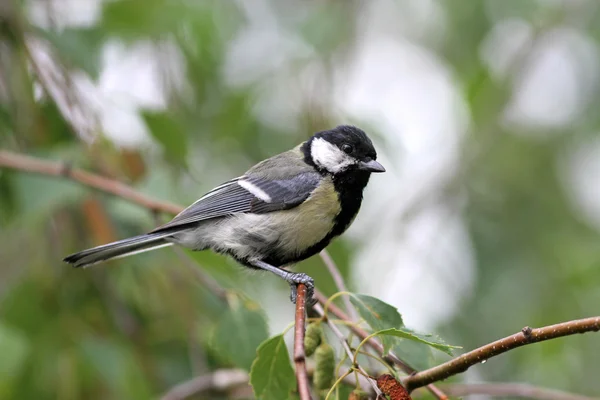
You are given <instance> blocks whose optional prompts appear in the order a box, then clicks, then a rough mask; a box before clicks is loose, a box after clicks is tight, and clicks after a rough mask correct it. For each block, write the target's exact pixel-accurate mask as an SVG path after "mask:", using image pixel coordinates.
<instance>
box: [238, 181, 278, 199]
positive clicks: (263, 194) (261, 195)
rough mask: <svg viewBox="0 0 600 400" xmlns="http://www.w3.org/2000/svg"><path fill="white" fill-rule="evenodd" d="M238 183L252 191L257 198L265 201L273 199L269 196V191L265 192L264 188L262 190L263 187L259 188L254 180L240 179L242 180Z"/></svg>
mask: <svg viewBox="0 0 600 400" xmlns="http://www.w3.org/2000/svg"><path fill="white" fill-rule="evenodd" d="M238 185H240V186H241V187H243V188H244V189H246V190H247V191H249V192H250V193H252V194H253V195H254V196H256V197H257V198H259V199H261V200H262V201H264V202H265V203H270V202H271V201H272V200H271V196H269V194H268V193H267V192H265V191H264V190H262V189H261V188H259V187H258V186H256V185H255V184H254V183H252V182H248V181H242V180H240V181H238Z"/></svg>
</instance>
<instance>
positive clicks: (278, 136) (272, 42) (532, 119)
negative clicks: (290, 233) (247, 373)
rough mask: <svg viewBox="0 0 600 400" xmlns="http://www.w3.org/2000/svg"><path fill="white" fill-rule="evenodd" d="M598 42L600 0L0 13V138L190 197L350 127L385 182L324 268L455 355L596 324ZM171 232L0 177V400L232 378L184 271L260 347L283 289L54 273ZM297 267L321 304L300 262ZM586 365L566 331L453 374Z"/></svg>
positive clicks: (571, 382)
mask: <svg viewBox="0 0 600 400" xmlns="http://www.w3.org/2000/svg"><path fill="white" fill-rule="evenodd" d="M599 46H600V3H598V2H597V1H595V0H487V1H484V0H477V1H473V0H453V1H449V0H448V1H441V0H440V1H435V0H373V1H358V0H356V1H343V2H342V1H292V0H283V1H282V0H277V1H276V0H273V1H268V0H256V1H251V2H250V1H242V0H238V1H233V0H227V1H221V0H212V1H208V0H207V1H185V0H117V1H108V0H104V1H102V0H20V1H19V0H6V1H3V2H2V3H1V4H0V146H1V148H2V150H10V151H13V152H18V153H22V154H27V155H29V156H35V157H39V158H42V159H47V160H55V161H60V162H66V163H68V164H69V165H72V166H74V167H77V168H81V169H85V170H89V171H93V172H95V173H98V174H100V175H104V176H108V177H111V178H115V179H118V180H121V181H124V182H127V183H128V184H130V185H132V186H133V187H134V188H136V189H137V190H139V191H141V192H143V193H145V194H147V195H149V196H152V197H155V198H157V199H161V200H166V201H171V202H173V203H176V204H181V205H188V204H190V203H191V202H193V201H194V200H195V199H197V198H198V197H200V195H202V194H203V193H204V192H205V191H207V190H209V189H211V188H212V187H214V186H215V185H217V184H219V183H221V182H223V181H225V180H227V179H230V178H231V177H234V176H237V175H239V174H241V173H242V172H244V171H245V170H246V169H247V168H248V167H250V166H251V165H252V164H254V163H255V162H257V161H259V160H261V159H263V158H266V157H268V156H271V155H273V154H276V153H278V152H281V151H284V150H287V149H288V148H291V147H293V146H295V145H296V144H298V143H299V142H301V141H303V140H305V139H307V138H308V137H309V136H310V135H311V134H312V133H313V132H315V131H318V130H323V129H328V128H331V127H334V126H336V125H338V124H342V123H350V124H355V125H357V126H359V127H361V128H362V129H364V130H365V131H367V132H368V134H369V135H370V136H371V138H372V139H373V141H374V143H375V146H376V148H377V149H378V153H379V160H380V161H381V162H382V164H383V165H385V167H386V168H387V171H388V172H387V173H385V174H381V175H376V176H373V177H372V179H371V183H370V184H369V187H368V188H367V190H366V192H365V201H364V203H363V208H362V211H361V213H360V214H359V216H358V218H357V220H356V222H355V224H354V225H353V226H352V227H351V229H350V230H349V232H348V233H347V234H346V235H345V236H344V237H343V238H342V239H340V240H337V241H336V242H335V243H333V244H332V245H331V246H330V252H331V254H332V256H333V258H334V259H335V261H336V262H337V263H338V265H339V266H340V268H341V270H342V272H343V274H344V276H345V278H346V282H347V284H348V286H349V288H350V290H352V291H355V292H360V293H365V294H370V295H373V296H376V297H379V298H381V299H382V300H384V301H387V302H389V303H391V304H393V305H395V306H397V307H398V309H399V311H400V312H401V313H402V314H403V316H404V320H405V322H406V324H407V325H408V326H410V327H413V328H416V329H420V330H423V331H429V332H435V333H437V334H439V335H440V336H442V337H443V338H444V339H446V340H447V341H448V342H450V343H452V344H455V345H460V346H463V348H465V349H467V350H469V349H472V348H474V347H477V346H479V345H482V344H485V343H487V342H490V341H492V340H494V339H497V338H500V337H502V336H506V335H508V334H512V333H514V332H517V331H519V330H520V329H521V328H522V327H523V326H525V325H531V326H541V325H547V324H553V323H557V322H561V321H564V320H569V319H575V318H582V317H587V316H593V315H598V314H599V310H600V245H599V243H600V113H598V110H599V109H600V91H599V90H598V88H599V83H600V47H599ZM167 218H168V216H167V215H153V214H152V213H151V212H149V211H148V210H146V209H144V208H142V207H140V206H137V205H134V204H131V203H129V202H127V201H125V200H122V199H119V198H115V197H111V196H108V195H104V194H101V193H98V192H95V191H93V190H90V189H88V188H86V187H83V186H81V185H79V184H76V183H73V182H69V181H67V180H61V179H55V178H50V177H45V176H38V175H31V174H26V173H21V172H15V171H11V170H6V169H4V170H2V169H0V226H1V227H2V229H1V231H0V398H15V399H17V398H18V399H34V398H35V399H81V398H86V399H144V398H152V397H157V396H159V395H160V394H161V393H164V392H165V391H166V390H167V389H168V388H169V387H171V386H173V385H174V384H176V383H179V382H181V381H184V380H187V379H190V378H192V377H194V376H197V375H199V374H202V373H205V372H207V371H212V370H215V369H218V368H221V367H223V366H230V365H231V360H227V359H224V358H223V357H222V355H221V354H220V352H219V351H218V347H215V346H213V341H214V332H215V329H217V328H216V327H218V324H219V323H220V317H221V316H222V313H223V307H224V306H223V304H221V303H220V302H219V301H218V300H217V299H216V298H215V296H214V295H213V294H211V292H210V291H208V290H207V289H206V286H205V285H203V284H202V283H201V281H199V280H198V279H197V278H198V272H199V271H200V272H202V273H204V274H208V275H210V276H212V277H213V278H214V279H216V280H217V281H218V282H219V283H220V284H221V285H222V286H223V287H225V288H228V289H234V290H236V291H237V292H238V293H243V294H244V295H245V296H247V298H249V299H252V300H253V301H256V302H257V303H258V304H260V306H261V307H262V308H263V309H264V315H265V316H266V318H267V320H268V332H269V333H270V334H277V333H280V332H281V331H282V330H283V329H284V328H285V327H286V326H287V325H288V324H289V323H290V322H292V321H293V307H292V305H291V303H289V302H288V301H287V298H288V287H287V285H285V284H283V283H282V282H281V281H279V280H278V279H277V278H275V277H272V276H271V275H270V274H260V273H253V272H248V271H245V270H243V269H242V268H240V267H239V266H237V265H235V264H234V263H233V262H231V261H230V260H227V259H226V258H223V257H220V256H216V255H212V254H209V253H198V254H193V255H192V258H190V257H188V256H185V255H182V254H178V253H176V252H174V251H173V249H164V250H159V251H156V252H152V253H146V254H143V255H139V256H135V257H131V258H127V259H123V260H119V261H116V262H112V263H111V264H109V265H106V266H104V267H97V268H91V269H86V270H73V269H71V268H69V267H68V266H67V265H65V264H63V263H62V262H61V260H62V258H63V257H64V256H65V255H67V254H69V253H72V252H75V251H78V250H82V249H84V248H87V247H91V246H95V245H99V244H103V243H106V242H109V241H112V240H116V239H119V238H124V237H127V236H132V235H136V234H139V233H142V232H144V231H147V230H149V229H151V228H153V227H154V226H155V225H156V224H158V223H160V222H162V221H165V220H166V219H167ZM298 269H299V270H301V271H303V272H307V273H308V274H310V275H312V276H313V277H314V278H315V279H316V281H317V286H318V287H319V288H320V289H321V290H323V291H324V292H325V293H327V294H332V293H334V292H335V291H336V289H335V286H334V284H333V282H332V280H331V278H330V276H329V275H328V273H327V272H326V269H325V268H324V267H323V264H322V261H321V260H320V259H319V258H318V257H314V258H313V259H311V260H308V261H306V262H303V263H302V264H301V265H299V266H298ZM265 329H267V328H265ZM599 355H600V338H599V337H598V335H593V334H590V335H582V336H577V337H568V338H564V339H559V340H554V341H550V342H545V343H542V344H537V345H533V346H527V347H525V348H522V349H518V350H515V351H512V352H510V353H508V354H505V355H503V356H500V357H497V358H494V359H493V360H491V361H490V362H488V363H486V364H485V365H480V366H477V367H474V368H472V369H471V370H469V372H468V373H466V374H464V375H462V376H460V377H458V379H456V380H457V381H461V382H480V381H490V382H529V383H532V384H536V385H541V386H545V387H551V388H556V389H563V390H568V391H572V392H575V393H580V394H587V395H590V396H597V395H600V381H599V380H598V376H600V361H599ZM207 398H221V397H218V396H217V395H213V396H209V397H207ZM222 398H226V397H222ZM227 398H228V397H227Z"/></svg>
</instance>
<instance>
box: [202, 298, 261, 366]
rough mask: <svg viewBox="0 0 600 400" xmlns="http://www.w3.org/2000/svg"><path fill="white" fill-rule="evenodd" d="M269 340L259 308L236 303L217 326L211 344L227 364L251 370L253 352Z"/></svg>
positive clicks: (246, 303)
mask: <svg viewBox="0 0 600 400" xmlns="http://www.w3.org/2000/svg"><path fill="white" fill-rule="evenodd" d="M268 337H269V332H268V330H267V322H266V320H265V317H264V315H263V313H262V312H261V310H260V309H259V308H258V306H257V305H256V304H255V303H252V302H249V301H246V302H241V301H236V302H234V304H233V305H232V307H231V308H230V309H229V310H228V311H227V312H225V314H224V315H223V316H222V318H221V320H220V321H219V323H218V324H217V327H216V329H215V331H214V332H213V337H212V345H213V347H214V349H215V350H216V352H217V354H218V355H219V357H221V358H224V359H225V361H226V362H230V363H232V364H234V365H236V366H238V367H240V368H243V369H245V370H247V371H250V368H251V367H252V362H253V361H254V358H255V357H256V349H257V348H258V346H259V345H260V344H261V343H262V342H263V341H264V340H265V339H267V338H268Z"/></svg>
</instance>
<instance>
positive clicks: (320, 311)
mask: <svg viewBox="0 0 600 400" xmlns="http://www.w3.org/2000/svg"><path fill="white" fill-rule="evenodd" d="M313 310H315V311H316V313H317V314H319V315H320V316H321V317H323V318H324V319H325V322H327V325H328V326H329V328H330V329H331V331H332V332H333V334H334V335H335V336H337V338H338V339H339V340H340V343H342V347H343V348H344V351H345V352H346V354H347V355H348V358H349V359H350V360H352V359H353V358H354V353H353V352H352V349H351V348H350V345H349V344H348V341H347V340H346V338H345V337H344V334H343V333H342V331H340V328H338V327H337V326H336V325H335V324H334V323H333V322H331V321H330V320H329V318H327V316H326V315H325V310H323V307H322V306H321V304H315V305H314V306H313ZM356 367H357V368H358V370H359V371H360V372H362V373H363V376H364V377H365V378H366V377H368V376H369V374H368V373H367V371H365V370H364V368H363V367H361V366H360V365H356ZM367 380H368V381H369V384H370V385H371V387H372V388H373V390H374V391H375V393H377V398H379V396H383V393H381V390H379V388H378V387H377V383H376V382H375V381H374V380H373V379H371V378H368V379H367Z"/></svg>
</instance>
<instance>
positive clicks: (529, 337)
mask: <svg viewBox="0 0 600 400" xmlns="http://www.w3.org/2000/svg"><path fill="white" fill-rule="evenodd" d="M0 167H4V168H10V169H14V170H20V171H25V172H32V173H37V174H42V175H49V176H55V177H64V178H68V179H71V180H73V181H75V182H78V183H81V184H83V185H85V186H88V187H90V188H94V189H96V190H100V191H102V192H105V193H108V194H111V195H114V196H118V197H121V198H123V199H126V200H129V201H131V202H133V203H136V204H138V205H141V206H143V207H145V208H147V209H150V210H152V211H155V212H166V213H170V214H177V213H179V212H181V211H182V210H183V207H181V206H178V205H176V204H173V203H169V202H163V201H158V200H154V199H152V198H151V197H148V196H146V195H143V194H141V193H139V192H137V191H136V190H134V189H133V188H131V187H130V186H128V185H126V184H124V183H121V182H119V181H117V180H114V179H110V178H105V177H102V176H99V175H95V174H92V173H89V172H85V171H82V170H79V169H74V168H71V167H70V166H69V164H68V163H61V162H56V161H43V160H39V159H36V158H33V157H29V156H25V155H21V154H15V153H11V152H8V151H2V150H0ZM301 293H303V296H304V297H301V296H300V294H301ZM298 294H299V296H298V297H299V298H298V303H299V304H297V306H296V335H300V336H299V337H301V338H302V340H301V341H296V345H295V350H296V349H300V352H298V353H296V352H295V359H296V365H297V366H299V365H300V366H302V368H300V369H298V368H297V371H296V372H297V376H298V377H302V378H303V380H302V382H308V377H307V373H306V365H305V359H304V358H305V357H304V348H303V345H304V343H303V342H304V339H303V338H304V322H305V318H306V317H305V304H304V301H305V296H306V287H305V286H304V285H299V287H298ZM315 297H316V298H317V299H318V300H319V302H320V303H321V304H324V303H325V302H326V301H327V298H326V297H325V296H324V295H323V294H322V293H320V292H318V291H315ZM300 309H301V311H302V314H301V317H300V320H299V318H298V312H299V310H300ZM328 310H329V311H330V312H331V313H332V314H334V315H335V316H336V317H338V318H340V319H342V320H345V321H349V322H350V321H351V319H350V317H349V316H348V315H346V313H344V312H343V311H342V310H341V309H339V308H338V307H336V306H335V305H334V304H330V305H329V306H328ZM299 321H301V322H302V324H299V323H298V322H299ZM299 326H300V328H298V327H299ZM349 327H350V329H351V330H352V331H353V332H354V333H355V334H356V335H358V336H359V337H360V338H362V339H364V338H366V337H367V336H368V333H367V332H366V331H365V330H363V329H361V328H360V327H358V326H355V325H349ZM299 329H300V331H299ZM598 330H600V317H592V318H586V319H581V320H575V321H569V322H564V323H561V324H556V325H551V326H547V327H543V328H538V329H531V328H524V329H523V331H522V332H520V333H517V334H514V335H511V336H508V337H506V338H504V339H500V340H498V341H495V342H493V343H490V344H487V345H485V346H482V347H480V348H478V349H476V350H473V351H471V352H469V353H465V354H463V355H461V356H459V357H457V358H455V359H453V360H450V361H448V362H447V363H444V364H441V365H438V366H437V367H433V368H430V369H428V370H425V371H421V372H416V371H415V370H414V369H413V368H412V367H410V366H409V365H408V364H406V363H405V362H403V361H402V360H400V359H399V358H398V357H396V356H394V355H393V354H392V353H390V354H389V355H387V358H388V359H390V360H391V361H392V362H393V363H394V364H396V365H398V366H399V367H400V368H401V369H402V370H403V371H404V372H406V373H408V374H412V375H410V376H408V377H407V378H406V379H405V381H404V384H405V386H406V388H407V389H409V390H414V389H416V388H419V387H423V386H427V388H428V389H429V391H430V392H431V393H432V394H433V395H434V396H436V397H437V398H438V399H442V400H443V399H447V398H448V397H447V396H446V395H445V394H444V393H443V392H442V391H441V390H440V389H439V388H437V387H436V386H434V385H432V382H437V381H439V380H442V379H445V378H448V377H449V376H452V375H456V374H458V373H461V372H464V371H466V370H467V369H468V368H469V367H471V366H472V365H475V364H478V363H480V362H482V361H484V360H487V359H488V358H491V357H493V356H496V355H498V354H501V353H504V352H507V351H509V350H512V349H514V348H517V347H520V346H524V345H526V344H530V343H536V342H540V341H544V340H550V339H554V338H558V337H562V336H567V335H573V334H576V333H585V332H591V331H598ZM367 345H368V346H369V347H371V348H373V349H375V350H376V351H378V352H379V353H380V354H383V346H381V344H380V343H379V342H378V341H377V340H376V339H374V338H371V339H370V340H369V341H368V342H367ZM296 355H299V357H296ZM298 370H299V371H300V372H298ZM301 390H302V388H301ZM304 398H305V399H309V398H310V397H304ZM304 398H303V399H304Z"/></svg>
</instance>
